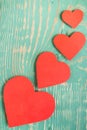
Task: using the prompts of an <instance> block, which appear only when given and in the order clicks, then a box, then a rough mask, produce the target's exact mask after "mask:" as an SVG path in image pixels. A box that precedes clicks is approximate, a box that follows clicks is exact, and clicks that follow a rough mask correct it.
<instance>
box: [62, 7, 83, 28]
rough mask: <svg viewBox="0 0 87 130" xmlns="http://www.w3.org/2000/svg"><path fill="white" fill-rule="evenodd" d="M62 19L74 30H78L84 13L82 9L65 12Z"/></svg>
mask: <svg viewBox="0 0 87 130" xmlns="http://www.w3.org/2000/svg"><path fill="white" fill-rule="evenodd" d="M62 19H63V21H64V22H65V23H66V24H68V25H69V26H71V27H72V28H76V27H77V26H78V24H79V23H80V22H81V20H82V19H83V12H82V11H81V10H80V9H76V10H74V11H70V10H65V11H64V12H63V13H62Z"/></svg>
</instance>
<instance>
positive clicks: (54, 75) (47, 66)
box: [36, 52, 70, 88]
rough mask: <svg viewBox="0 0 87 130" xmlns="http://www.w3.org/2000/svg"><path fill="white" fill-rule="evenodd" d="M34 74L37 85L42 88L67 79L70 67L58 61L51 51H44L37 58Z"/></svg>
mask: <svg viewBox="0 0 87 130" xmlns="http://www.w3.org/2000/svg"><path fill="white" fill-rule="evenodd" d="M36 75H37V84H38V87H39V88H43V87H48V86H52V85H57V84H60V83H63V82H65V81H66V80H68V79H69V77H70V69H69V66H68V65H67V64H65V63H64V62H59V61H58V60H57V58H56V56H55V55H54V54H53V53H52V52H44V53H42V54H40V56H39V57H38V59H37V62H36Z"/></svg>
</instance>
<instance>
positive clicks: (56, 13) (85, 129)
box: [0, 0, 87, 130]
mask: <svg viewBox="0 0 87 130" xmlns="http://www.w3.org/2000/svg"><path fill="white" fill-rule="evenodd" d="M76 8H79V9H81V10H83V12H84V19H83V21H82V22H81V24H80V25H79V26H78V27H77V28H76V29H71V28H70V27H68V26H67V25H65V24H64V23H63V22H62V21H61V19H60V14H61V12H62V11H63V10H65V9H76ZM74 31H81V32H83V33H84V34H85V36H87V0H66V1H65V0H0V130H9V128H8V126H7V123H6V118H5V113H4V108H3V100H2V92H3V85H4V83H5V82H6V81H7V80H8V79H9V78H11V77H12V76H15V75H24V76H27V77H29V78H30V80H31V81H32V82H33V83H34V85H35V86H36V80H35V60H36V58H37V56H38V54H39V53H41V52H43V51H52V52H54V53H55V54H56V56H57V57H58V59H59V60H60V61H64V62H66V63H67V64H68V65H69V66H70V68H71V78H70V79H69V81H67V82H66V83H63V84H61V85H58V86H55V87H50V88H46V89H43V91H47V92H49V93H51V94H53V96H54V98H55V101H56V110H55V112H54V114H53V116H52V117H51V118H49V119H48V120H46V121H43V122H40V123H35V124H30V125H24V126H20V127H16V128H11V130H87V43H86V44H85V46H84V47H83V49H82V50H81V51H80V53H79V54H78V55H77V56H76V57H75V58H74V59H73V60H72V61H68V60H67V59H65V58H64V57H63V56H62V55H61V54H60V53H59V52H58V51H57V50H56V49H55V48H54V46H53V44H52V39H53V37H54V36H55V35H56V34H58V33H64V34H71V33H72V32H74Z"/></svg>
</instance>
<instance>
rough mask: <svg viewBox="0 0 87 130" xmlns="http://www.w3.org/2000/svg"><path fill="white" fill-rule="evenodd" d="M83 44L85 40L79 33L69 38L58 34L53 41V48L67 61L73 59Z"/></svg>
mask: <svg viewBox="0 0 87 130" xmlns="http://www.w3.org/2000/svg"><path fill="white" fill-rule="evenodd" d="M85 42H86V38H85V36H84V35H83V34H82V33H80V32H75V33H73V34H72V35H71V36H70V37H68V36H66V35H64V34H58V35H56V36H55V37H54V40H53V43H54V45H55V47H56V48H57V49H58V50H59V51H60V52H61V53H62V54H63V55H64V56H65V57H66V58H67V59H69V60H71V59H72V58H73V57H75V55H76V54H77V53H78V52H79V51H80V50H81V49H82V47H83V46H84V44H85Z"/></svg>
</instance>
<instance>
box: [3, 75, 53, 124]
mask: <svg viewBox="0 0 87 130" xmlns="http://www.w3.org/2000/svg"><path fill="white" fill-rule="evenodd" d="M4 104H5V111H6V116H7V121H8V125H9V127H13V126H19V125H23V124H27V123H34V122H38V121H42V120H45V119H47V118H49V117H50V116H51V115H52V113H53V112H54V108H55V101H54V98H53V97H52V95H51V94H49V93H47V92H35V91H34V87H33V85H32V83H31V82H30V80H29V79H27V78H26V77H24V76H16V77H14V78H12V79H10V80H9V81H8V82H7V83H6V84H5V88H4Z"/></svg>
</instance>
